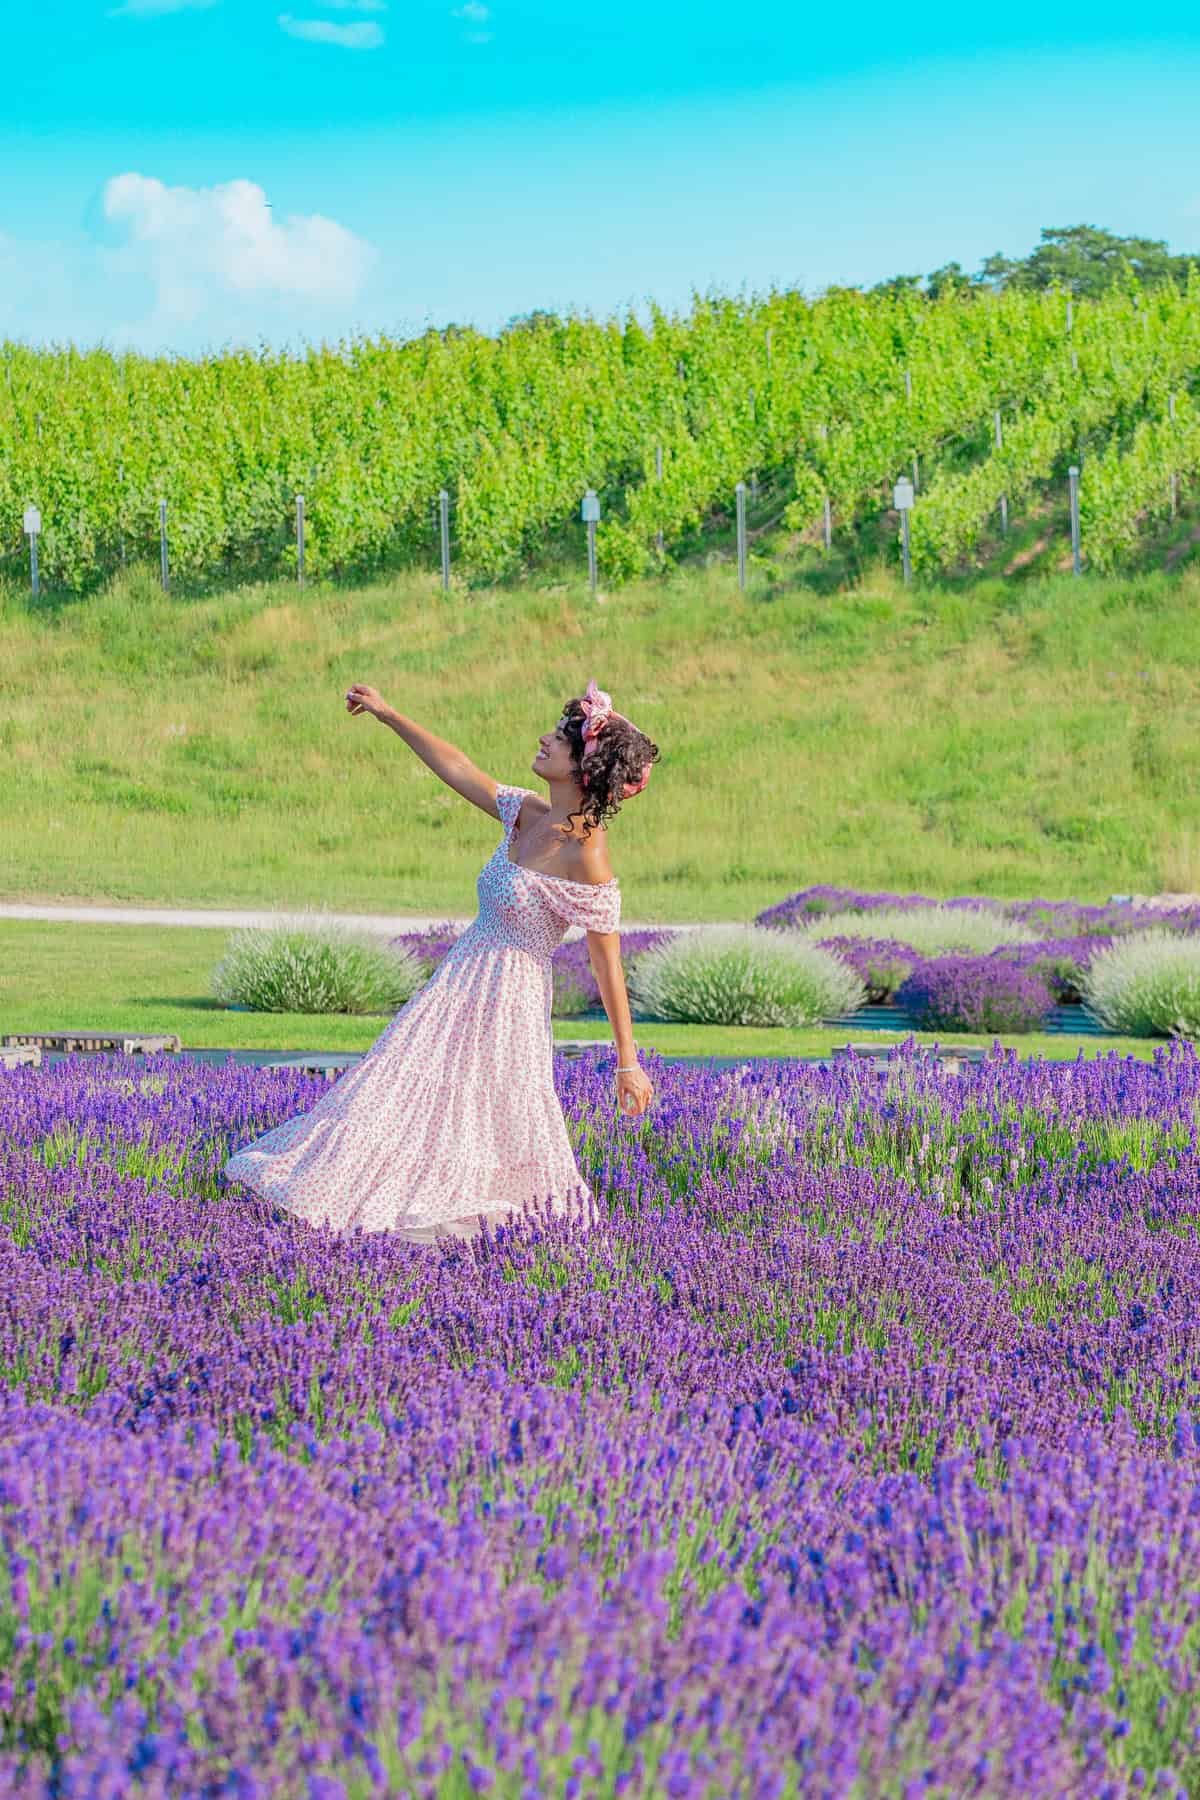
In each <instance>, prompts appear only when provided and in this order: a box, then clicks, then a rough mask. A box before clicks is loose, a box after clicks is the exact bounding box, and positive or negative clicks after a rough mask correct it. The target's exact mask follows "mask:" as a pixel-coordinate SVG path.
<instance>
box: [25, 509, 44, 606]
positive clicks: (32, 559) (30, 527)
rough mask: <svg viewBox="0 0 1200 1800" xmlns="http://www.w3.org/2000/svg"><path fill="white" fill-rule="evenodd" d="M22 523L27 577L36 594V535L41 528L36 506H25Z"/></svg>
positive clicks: (40, 518) (39, 514)
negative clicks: (27, 542)
mask: <svg viewBox="0 0 1200 1800" xmlns="http://www.w3.org/2000/svg"><path fill="white" fill-rule="evenodd" d="M22 524H23V526H24V530H25V536H26V537H27V538H28V539H29V579H30V582H31V583H32V586H33V591H34V594H35V595H36V594H37V591H38V560H37V541H38V535H39V533H40V532H41V529H42V515H41V513H40V512H39V511H38V509H37V507H36V506H27V507H26V508H25V517H24V519H23V521H22Z"/></svg>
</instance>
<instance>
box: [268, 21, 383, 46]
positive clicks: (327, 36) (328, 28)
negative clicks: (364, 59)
mask: <svg viewBox="0 0 1200 1800" xmlns="http://www.w3.org/2000/svg"><path fill="white" fill-rule="evenodd" d="M279 24H280V27H281V29H282V30H284V31H286V32H287V34H288V36H289V37H294V38H304V39H305V40H306V41H307V42H308V43H310V44H337V45H339V46H340V48H341V49H343V50H378V48H379V46H380V44H382V42H383V32H382V30H381V29H380V27H379V26H378V25H372V24H355V25H335V24H334V23H333V21H332V19H293V17H292V15H291V13H280V15H279Z"/></svg>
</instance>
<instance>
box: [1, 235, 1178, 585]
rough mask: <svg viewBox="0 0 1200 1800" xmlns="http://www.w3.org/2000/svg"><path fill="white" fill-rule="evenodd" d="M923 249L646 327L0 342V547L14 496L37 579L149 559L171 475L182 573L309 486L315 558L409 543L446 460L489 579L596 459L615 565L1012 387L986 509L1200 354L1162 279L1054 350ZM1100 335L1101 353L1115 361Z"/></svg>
mask: <svg viewBox="0 0 1200 1800" xmlns="http://www.w3.org/2000/svg"><path fill="white" fill-rule="evenodd" d="M939 275H940V276H942V277H944V279H939V280H938V281H937V283H936V284H935V285H933V286H931V288H930V292H929V294H922V293H921V292H919V291H917V289H916V288H915V286H914V285H913V283H912V282H910V281H907V280H900V281H898V282H894V283H890V284H884V285H883V286H882V287H881V288H880V289H879V290H877V291H874V292H872V293H869V294H866V293H862V292H860V291H859V290H857V289H854V288H834V289H830V290H828V291H827V292H826V293H825V294H824V295H822V296H820V297H819V298H816V299H812V300H810V299H807V298H806V297H805V296H804V295H803V294H801V293H799V292H794V291H782V292H780V291H774V290H772V291H771V292H769V293H768V294H767V295H766V296H765V297H761V298H756V299H754V300H750V301H743V300H733V299H728V298H723V297H718V296H706V297H701V296H700V295H693V297H692V304H691V308H690V311H689V312H688V313H687V314H685V315H675V314H671V315H668V314H667V313H664V312H663V311H662V310H661V309H660V308H658V307H653V306H652V308H651V315H652V318H651V327H650V329H646V328H644V327H643V326H642V325H641V323H640V322H639V321H638V320H637V319H630V320H628V321H627V322H625V323H623V324H622V323H619V322H617V321H616V320H606V321H596V320H592V319H590V318H586V317H576V316H573V315H572V316H569V317H567V318H562V319H560V318H557V317H555V316H554V315H552V314H548V313H536V314H532V315H530V316H529V317H528V318H525V319H516V320H513V321H511V322H510V327H509V328H508V329H507V330H505V331H503V332H501V333H500V334H499V335H498V336H497V337H495V338H491V337H485V336H483V335H482V334H480V333H478V332H474V331H471V330H468V329H461V328H457V327H456V328H447V329H446V330H445V331H443V332H426V333H425V334H424V335H423V336H421V337H419V338H415V339H413V340H411V341H409V342H405V343H401V342H396V341H393V340H391V339H389V338H387V337H383V336H381V337H379V338H377V339H361V340H355V341H353V342H351V343H348V344H339V345H336V346H333V347H329V346H322V347H321V348H320V349H312V348H310V349H309V350H307V351H306V352H305V354H304V355H303V356H300V357H295V356H291V355H288V354H286V353H282V354H279V355H275V354H272V353H269V352H263V353H253V352H250V351H247V350H239V351H227V352H223V353H221V354H220V355H212V356H207V357H204V358H200V359H197V360H194V361H186V360H183V359H177V358H166V357H163V358H148V357H141V356H137V355H134V354H132V353H130V354H125V355H122V356H114V355H113V354H111V353H110V352H108V351H104V350H94V351H89V352H87V353H86V354H83V355H80V354H78V353H77V352H76V351H74V350H73V349H70V348H68V349H66V350H53V351H35V350H31V349H29V348H28V347H26V346H23V345H20V344H15V343H3V344H0V562H2V561H3V559H4V558H6V557H7V558H8V559H9V561H10V565H11V567H12V568H13V569H14V570H15V569H16V568H17V567H19V566H20V565H21V559H22V558H23V557H24V554H25V546H24V543H23V540H22V537H21V531H20V521H21V514H22V512H23V509H24V507H25V506H26V505H27V504H28V503H29V502H31V501H36V502H37V503H38V505H39V506H40V507H41V510H42V516H43V534H42V539H41V545H40V553H41V567H42V571H43V574H44V576H45V577H46V579H47V581H48V582H50V583H54V584H59V585H62V586H65V587H68V588H72V589H82V588H85V587H87V586H90V585H92V584H93V583H94V582H95V581H96V579H97V577H98V576H102V575H104V574H106V573H111V572H112V571H113V570H115V569H116V568H117V567H119V566H120V564H121V563H122V562H126V561H128V562H129V563H131V564H133V563H137V562H139V561H144V562H147V563H149V564H151V565H152V566H156V564H157V556H158V529H159V511H158V508H159V500H160V498H163V499H165V500H166V501H167V507H168V515H167V516H168V532H169V541H170V562H171V568H172V570H173V572H174V573H175V574H176V575H179V576H181V577H199V576H201V575H207V574H213V575H218V574H220V573H222V572H224V573H227V574H228V573H232V572H234V571H235V570H236V572H237V573H238V574H239V575H240V576H280V575H287V574H290V573H293V572H294V571H295V568H296V545H295V539H294V519H295V496H296V494H297V493H303V494H304V497H305V520H306V543H305V557H306V568H307V570H308V572H309V574H310V575H312V576H313V577H320V576H321V575H324V574H330V573H332V574H335V575H338V574H343V573H345V572H347V571H353V572H362V571H363V570H365V569H366V568H368V567H376V566H395V565H397V564H400V565H404V564H409V565H411V564H422V565H424V566H427V567H428V566H430V565H431V564H432V563H433V562H434V560H435V558H436V543H437V533H436V524H435V518H436V508H437V501H438V494H439V491H440V490H441V489H442V488H445V489H446V490H447V491H448V492H449V494H450V497H451V507H452V513H451V519H452V532H451V536H452V557H453V562H454V567H455V570H456V572H457V573H460V574H462V575H463V576H465V578H466V579H467V580H468V581H470V582H472V583H476V584H478V583H481V582H483V583H486V582H494V581H499V580H501V579H504V578H506V577H508V576H510V575H513V574H515V573H517V572H518V571H520V570H522V569H523V568H524V567H525V566H527V565H528V563H529V562H530V560H531V559H532V558H533V557H534V556H535V555H536V554H537V553H538V552H539V551H541V550H543V549H544V548H545V546H546V544H547V541H548V539H550V538H551V537H552V536H553V535H554V534H559V533H562V532H563V531H565V530H568V529H577V527H578V519H579V501H580V497H581V495H582V493H583V492H584V490H585V488H587V487H593V488H595V490H596V492H597V493H598V494H599V495H600V498H601V501H602V507H603V511H602V516H601V521H600V525H599V528H598V533H597V545H598V554H599V560H600V568H601V572H602V576H603V580H604V582H605V584H606V586H610V587H612V586H616V585H617V584H619V583H621V582H623V581H626V580H629V579H632V578H635V577H637V576H639V575H641V574H643V573H644V572H645V571H646V570H648V569H650V568H654V567H657V566H658V565H659V562H660V561H661V560H663V558H665V559H669V558H670V557H671V556H672V555H673V554H676V553H677V552H678V551H679V549H680V546H681V544H682V543H683V542H684V541H685V540H686V536H687V534H688V533H690V532H693V531H695V530H697V529H700V528H702V527H703V526H704V525H706V524H707V523H709V522H710V520H711V519H712V517H713V514H714V509H716V508H720V509H722V512H725V511H727V510H728V509H729V508H730V506H731V504H732V496H733V490H734V487H735V484H736V483H737V482H738V481H739V480H744V479H748V478H749V477H751V476H752V475H758V476H759V477H761V478H762V479H763V480H764V481H769V482H770V483H772V484H773V485H772V491H773V492H775V491H776V490H777V489H780V488H781V489H782V490H783V493H782V505H781V506H780V508H779V514H778V516H781V517H786V519H787V521H788V523H789V525H790V526H791V527H792V528H793V529H800V530H802V529H804V528H806V527H807V526H808V525H810V524H812V523H813V522H814V520H815V519H816V518H817V517H818V516H819V514H820V512H821V510H822V503H823V500H824V499H825V497H826V496H828V497H829V500H830V503H831V507H832V509H833V512H834V514H835V515H836V519H837V523H838V525H839V526H840V527H844V526H847V525H852V524H853V523H854V522H855V521H856V520H857V519H859V518H860V517H861V516H862V515H863V514H864V513H868V512H870V511H872V510H878V509H879V508H880V507H882V506H883V505H884V504H885V503H886V496H887V490H888V487H889V484H890V482H891V481H892V480H893V479H894V477H895V475H896V474H897V472H898V471H899V470H900V469H902V468H904V467H907V466H908V464H909V462H910V460H911V459H912V458H914V457H916V458H919V459H923V466H924V464H926V463H929V462H930V461H931V460H932V461H933V462H936V460H937V459H938V458H939V457H943V456H944V457H945V459H946V478H947V479H949V478H950V476H951V474H952V473H953V471H954V469H955V467H956V465H957V463H958V462H959V461H961V459H962V456H963V455H964V454H967V455H971V454H974V453H976V452H977V451H978V449H979V448H980V446H981V445H982V444H983V443H985V442H986V441H987V432H988V431H989V429H990V422H991V415H992V412H993V410H994V409H995V408H997V407H1007V408H1010V409H1011V408H1017V409H1024V411H1026V412H1028V414H1029V422H1024V423H1023V422H1021V421H1019V422H1018V425H1016V426H1014V428H1013V429H1014V432H1016V433H1017V435H1016V437H1015V440H1014V443H1015V449H1014V451H1013V452H1012V453H1011V454H1010V455H1009V456H1008V457H1007V460H1006V461H1004V462H1003V463H999V464H995V465H994V466H993V464H992V463H991V462H990V461H989V462H988V463H985V465H984V470H985V471H990V472H989V473H983V472H981V471H973V472H972V473H973V474H974V475H975V476H976V478H977V483H981V484H982V486H981V488H980V491H979V493H976V491H975V489H973V488H968V489H964V490H963V493H962V496H960V499H959V502H956V505H957V506H958V511H959V512H961V511H962V507H963V506H965V505H967V499H968V498H969V500H970V506H968V508H967V510H968V511H970V510H971V508H972V507H973V508H974V513H975V514H978V512H979V508H980V506H983V508H984V510H985V511H986V508H987V506H989V505H991V504H992V503H993V500H992V499H989V498H988V496H989V495H990V494H991V492H992V489H993V488H994V487H995V483H996V479H997V473H998V471H1002V473H1003V480H1004V482H1005V483H1007V484H1008V485H1007V489H1006V490H1004V491H1009V493H1010V499H1012V498H1013V497H1014V496H1015V494H1016V492H1017V486H1018V476H1019V475H1020V474H1021V473H1022V472H1023V471H1024V472H1026V473H1028V474H1029V476H1030V479H1034V478H1036V475H1037V471H1038V470H1040V469H1042V468H1044V467H1045V466H1046V458H1047V455H1050V456H1053V455H1054V454H1057V452H1058V450H1059V449H1060V448H1061V443H1062V438H1063V433H1064V431H1067V430H1068V428H1081V427H1087V426H1088V424H1089V422H1096V421H1099V422H1102V423H1103V422H1107V421H1108V420H1109V419H1110V418H1111V417H1112V415H1113V409H1114V405H1115V404H1116V402H1117V400H1118V399H1119V398H1120V396H1121V395H1124V394H1125V393H1126V390H1128V391H1129V392H1131V393H1132V392H1134V391H1136V392H1139V393H1140V392H1141V391H1142V388H1143V387H1144V386H1145V379H1143V377H1144V376H1145V369H1144V368H1143V365H1144V364H1147V359H1149V363H1150V364H1152V365H1153V366H1154V367H1155V368H1156V369H1157V370H1158V371H1159V373H1160V374H1166V373H1167V372H1169V371H1173V370H1175V369H1176V366H1177V365H1178V366H1179V367H1182V366H1185V365H1186V358H1187V356H1191V357H1192V360H1193V362H1194V361H1195V349H1196V345H1195V341H1194V339H1195V331H1194V330H1193V331H1192V332H1191V335H1189V331H1188V329H1187V328H1185V326H1183V325H1181V324H1180V320H1181V318H1182V316H1183V315H1182V312H1181V309H1182V308H1185V301H1184V299H1183V298H1182V297H1181V296H1180V295H1179V294H1178V293H1177V292H1176V291H1175V289H1174V288H1164V289H1160V290H1156V292H1155V297H1154V301H1153V314H1154V321H1155V323H1154V325H1153V329H1152V330H1150V332H1149V333H1148V335H1147V337H1146V338H1145V340H1144V341H1142V340H1141V339H1140V338H1139V339H1138V341H1137V343H1136V345H1133V346H1132V348H1133V349H1134V350H1136V357H1135V361H1136V362H1137V367H1136V368H1134V367H1133V366H1132V364H1130V366H1129V367H1125V365H1126V364H1128V363H1129V354H1128V352H1129V351H1130V348H1131V347H1130V345H1128V344H1126V339H1127V338H1129V337H1130V330H1129V326H1130V319H1131V317H1132V313H1133V310H1134V300H1135V299H1136V296H1135V295H1132V294H1131V292H1130V291H1128V290H1127V287H1124V286H1118V287H1114V288H1113V290H1112V292H1111V293H1108V294H1106V295H1105V296H1104V297H1103V298H1097V299H1093V300H1088V301H1080V302H1079V305H1078V317H1077V319H1076V323H1075V331H1074V333H1073V334H1072V337H1071V340H1070V343H1071V344H1073V345H1075V346H1076V347H1077V348H1078V349H1079V351H1080V372H1079V375H1078V376H1075V375H1074V372H1073V371H1070V372H1068V364H1069V345H1068V341H1067V336H1066V332H1065V325H1064V306H1063V299H1062V295H1061V293H1059V292H1058V291H1057V290H1055V289H1046V288H1045V287H1044V285H1042V284H1034V285H1033V286H1032V287H1028V286H1019V285H1013V286H1012V288H1011V291H1005V292H1003V293H995V292H992V291H990V290H985V289H981V288H979V287H973V286H972V285H971V284H970V283H967V282H965V281H964V280H962V279H960V278H959V276H958V275H956V274H955V272H954V267H953V265H950V267H949V268H948V269H947V270H945V271H940V272H939ZM1190 295H1191V290H1190V289H1189V296H1190ZM1188 304H1190V300H1189V302H1188ZM1191 310H1193V311H1194V310H1195V309H1194V307H1193V308H1192V309H1191ZM1135 335H1136V334H1135ZM1114 356H1115V357H1117V359H1118V361H1119V362H1120V363H1121V365H1122V373H1121V375H1120V376H1119V377H1117V376H1115V375H1114V376H1111V378H1110V374H1109V373H1106V370H1107V367H1108V362H1107V360H1106V359H1111V358H1112V357H1114ZM1181 358H1182V359H1183V361H1182V362H1181V361H1180V359H1181ZM1139 359H1140V360H1139ZM1156 359H1157V360H1156ZM906 371H907V372H908V375H909V377H910V379H911V392H910V391H909V389H908V387H907V386H906V382H905V372H906ZM1139 371H1140V372H1141V373H1139ZM1139 382H1140V383H1141V385H1140V386H1139ZM1098 384H1099V385H1098ZM1047 406H1049V407H1050V409H1051V410H1050V415H1049V423H1048V422H1047V418H1046V417H1044V415H1045V414H1046V409H1047ZM1022 430H1024V431H1025V434H1026V435H1025V437H1022V436H1021V435H1020V432H1021V431H1022ZM1047 433H1049V437H1048V436H1047ZM981 434H982V435H981ZM1030 434H1031V435H1030ZM1026 440H1028V441H1026ZM1051 440H1052V441H1051ZM659 451H661V474H659V472H658V458H657V453H658V452H659ZM1014 458H1015V461H1014ZM1010 465H1011V466H1010ZM925 474H928V470H927V469H926V470H925ZM925 474H923V477H922V479H923V480H924V479H925ZM963 496H966V498H964V497H963ZM938 504H939V505H943V504H944V502H939V503H938ZM934 511H936V508H934V509H931V510H930V511H929V515H928V522H927V523H926V524H924V525H921V526H920V527H919V529H918V534H917V535H918V549H917V551H916V552H915V554H916V558H917V566H919V567H924V566H928V565H929V564H930V562H931V559H932V561H934V562H936V561H937V560H938V559H939V558H941V559H943V560H944V558H945V555H946V554H947V553H948V551H947V545H946V543H945V541H944V540H945V532H946V529H948V528H946V527H943V529H942V532H941V535H939V533H938V531H936V530H934V528H933V524H932V518H933V513H934ZM918 516H920V509H918ZM957 517H958V512H953V518H954V519H957ZM955 531H959V526H957V525H955V526H954V529H953V531H951V539H952V540H953V541H952V542H951V544H950V549H951V550H953V549H954V548H956V547H961V545H959V544H958V542H957V539H956V538H955V537H954V532H955ZM960 535H961V533H960ZM660 539H661V542H662V546H663V558H660V557H659V554H658V544H659V541H660ZM576 541H579V540H578V538H577V540H576Z"/></svg>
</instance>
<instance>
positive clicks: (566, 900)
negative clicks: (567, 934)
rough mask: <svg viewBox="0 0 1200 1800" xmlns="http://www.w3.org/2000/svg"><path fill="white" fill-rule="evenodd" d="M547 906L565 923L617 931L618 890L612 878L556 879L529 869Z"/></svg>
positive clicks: (618, 914)
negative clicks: (539, 874) (600, 879)
mask: <svg viewBox="0 0 1200 1800" xmlns="http://www.w3.org/2000/svg"><path fill="white" fill-rule="evenodd" d="M531 873H532V874H533V878H534V880H535V881H536V882H537V884H538V888H539V889H540V891H541V893H542V894H543V895H544V897H545V899H546V901H547V903H548V904H549V906H550V907H551V908H552V909H553V911H555V912H556V913H557V914H558V916H559V918H560V919H565V921H566V923H567V924H568V925H580V926H582V928H583V929H584V931H616V930H617V928H618V926H619V925H620V922H621V890H620V888H619V886H618V885H617V883H616V882H615V881H606V882H604V883H603V884H601V883H598V882H588V881H559V880H558V879H556V877H554V876H553V875H546V876H540V877H539V876H538V874H537V873H536V871H531Z"/></svg>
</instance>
